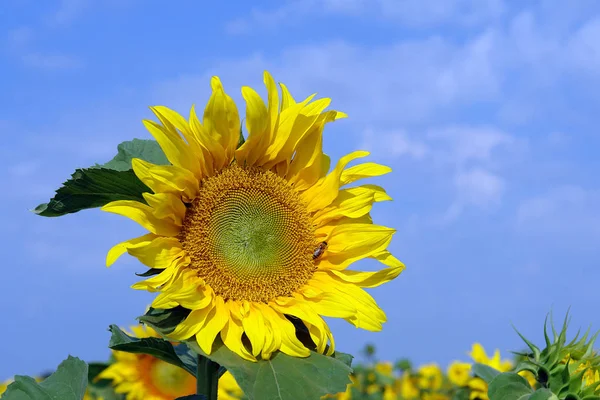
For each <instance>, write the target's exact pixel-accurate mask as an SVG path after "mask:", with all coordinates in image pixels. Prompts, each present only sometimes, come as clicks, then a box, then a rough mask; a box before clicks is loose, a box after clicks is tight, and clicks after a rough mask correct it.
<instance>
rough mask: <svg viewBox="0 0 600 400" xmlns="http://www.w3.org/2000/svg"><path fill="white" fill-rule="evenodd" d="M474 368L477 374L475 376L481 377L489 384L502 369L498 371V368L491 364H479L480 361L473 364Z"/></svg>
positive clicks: (474, 372)
mask: <svg viewBox="0 0 600 400" xmlns="http://www.w3.org/2000/svg"><path fill="white" fill-rule="evenodd" d="M472 369H473V374H475V376H478V377H480V378H481V379H483V380H484V381H485V382H486V383H488V384H489V383H490V382H491V381H492V380H493V379H494V378H495V377H497V376H498V375H499V374H500V371H498V370H497V369H494V368H492V367H490V366H489V365H484V364H479V363H477V364H475V365H473V368H472Z"/></svg>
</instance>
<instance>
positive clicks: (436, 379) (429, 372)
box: [418, 363, 442, 390]
mask: <svg viewBox="0 0 600 400" xmlns="http://www.w3.org/2000/svg"><path fill="white" fill-rule="evenodd" d="M418 373H419V388H421V389H425V390H437V389H439V388H441V387H442V370H441V369H440V367H439V366H438V365H437V364H435V363H432V364H425V365H423V366H421V367H420V368H419V370H418Z"/></svg>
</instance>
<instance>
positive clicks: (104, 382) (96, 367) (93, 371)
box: [88, 363, 112, 388]
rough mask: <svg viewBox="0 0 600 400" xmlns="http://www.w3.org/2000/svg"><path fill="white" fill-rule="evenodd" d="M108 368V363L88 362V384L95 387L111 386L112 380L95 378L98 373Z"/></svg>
mask: <svg viewBox="0 0 600 400" xmlns="http://www.w3.org/2000/svg"><path fill="white" fill-rule="evenodd" d="M106 368H108V364H106V363H89V364H88V382H89V384H90V386H95V387H98V388H100V387H108V386H112V381H111V380H110V379H99V380H96V377H97V376H98V375H100V373H101V372H102V371H104V370H105V369H106Z"/></svg>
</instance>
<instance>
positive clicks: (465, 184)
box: [454, 168, 505, 208]
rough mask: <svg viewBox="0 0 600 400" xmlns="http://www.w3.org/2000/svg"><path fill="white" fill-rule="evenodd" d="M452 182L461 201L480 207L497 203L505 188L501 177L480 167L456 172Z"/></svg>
mask: <svg viewBox="0 0 600 400" xmlns="http://www.w3.org/2000/svg"><path fill="white" fill-rule="evenodd" d="M454 184H455V186H456V188H457V190H458V193H459V198H460V199H461V201H462V202H464V203H466V204H472V205H475V206H477V207H482V208H485V207H488V206H490V205H494V204H497V203H498V202H499V201H500V197H501V196H502V194H503V192H504V188H505V183H504V180H503V179H502V178H500V177H499V176H498V175H495V174H493V173H491V172H490V171H486V170H485V169H482V168H474V169H471V170H469V171H462V172H459V173H457V174H456V176H455V177H454Z"/></svg>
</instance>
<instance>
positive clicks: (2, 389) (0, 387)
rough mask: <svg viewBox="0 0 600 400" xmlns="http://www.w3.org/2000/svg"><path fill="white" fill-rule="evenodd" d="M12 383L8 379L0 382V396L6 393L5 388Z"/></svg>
mask: <svg viewBox="0 0 600 400" xmlns="http://www.w3.org/2000/svg"><path fill="white" fill-rule="evenodd" d="M11 383H12V379H8V380H6V381H4V382H0V395H1V394H2V393H4V392H6V388H7V387H8V385H10V384H11Z"/></svg>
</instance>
